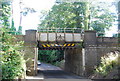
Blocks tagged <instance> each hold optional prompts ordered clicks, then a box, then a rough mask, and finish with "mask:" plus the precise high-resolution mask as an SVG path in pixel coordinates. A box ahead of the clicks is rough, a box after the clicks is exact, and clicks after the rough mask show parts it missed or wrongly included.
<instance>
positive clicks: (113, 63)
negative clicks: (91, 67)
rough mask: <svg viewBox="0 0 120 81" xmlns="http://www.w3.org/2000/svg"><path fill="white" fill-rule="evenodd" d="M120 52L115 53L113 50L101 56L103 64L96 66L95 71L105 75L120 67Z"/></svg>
mask: <svg viewBox="0 0 120 81" xmlns="http://www.w3.org/2000/svg"><path fill="white" fill-rule="evenodd" d="M119 54H120V53H119V52H117V51H115V52H114V53H112V52H111V53H108V54H107V55H105V56H103V57H101V64H100V65H99V66H98V67H97V68H96V70H95V73H98V74H100V75H102V76H104V77H105V76H107V75H108V74H109V72H110V71H111V70H112V69H114V68H116V69H118V67H120V65H119V64H120V63H119V61H118V59H120V57H119Z"/></svg>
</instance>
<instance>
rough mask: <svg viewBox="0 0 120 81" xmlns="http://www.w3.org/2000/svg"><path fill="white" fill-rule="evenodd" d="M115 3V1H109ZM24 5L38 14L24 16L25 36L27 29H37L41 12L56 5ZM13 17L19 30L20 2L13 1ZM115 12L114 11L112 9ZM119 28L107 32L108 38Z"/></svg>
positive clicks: (48, 0)
mask: <svg viewBox="0 0 120 81" xmlns="http://www.w3.org/2000/svg"><path fill="white" fill-rule="evenodd" d="M109 1H113V0H109ZM23 3H24V5H25V6H27V7H31V8H34V9H35V10H36V11H37V12H36V13H32V14H31V13H29V14H28V15H27V16H23V19H22V27H23V34H25V30H27V29H37V27H38V24H39V23H40V21H39V15H40V11H41V10H49V9H51V7H52V6H53V5H54V3H55V0H23ZM13 10H14V12H13V17H14V22H15V27H16V28H18V26H19V19H20V14H19V13H20V8H19V0H13ZM111 10H114V9H111ZM116 31H117V26H116V27H115V26H114V27H112V28H110V30H109V31H107V32H106V33H107V34H106V36H112V34H113V33H116Z"/></svg>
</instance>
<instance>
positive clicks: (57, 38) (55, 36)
mask: <svg viewBox="0 0 120 81" xmlns="http://www.w3.org/2000/svg"><path fill="white" fill-rule="evenodd" d="M82 40H83V38H82V34H81V33H39V39H38V41H40V42H74V43H78V42H82Z"/></svg>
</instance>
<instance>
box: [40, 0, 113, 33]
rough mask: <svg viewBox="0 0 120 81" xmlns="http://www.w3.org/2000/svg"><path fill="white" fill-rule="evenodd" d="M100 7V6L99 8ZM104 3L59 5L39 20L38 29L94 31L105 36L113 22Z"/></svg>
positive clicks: (108, 5)
mask: <svg viewBox="0 0 120 81" xmlns="http://www.w3.org/2000/svg"><path fill="white" fill-rule="evenodd" d="M101 5H102V6H101ZM110 6H111V4H107V3H105V2H100V3H98V2H95V3H88V2H74V3H60V4H56V5H54V6H53V7H52V9H51V10H50V11H49V12H48V13H47V14H46V15H44V17H42V19H41V23H40V24H39V27H38V29H40V28H47V27H49V28H68V27H69V28H81V30H96V31H97V32H98V33H102V34H103V35H104V34H105V30H108V29H109V28H110V27H111V26H112V23H113V22H114V20H115V15H112V14H111V11H110V10H109V7H110Z"/></svg>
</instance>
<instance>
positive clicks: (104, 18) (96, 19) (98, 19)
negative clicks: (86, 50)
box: [90, 2, 116, 36]
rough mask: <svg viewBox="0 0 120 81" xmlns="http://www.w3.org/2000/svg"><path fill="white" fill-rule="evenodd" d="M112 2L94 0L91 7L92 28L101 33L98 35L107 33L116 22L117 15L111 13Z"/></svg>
mask: <svg viewBox="0 0 120 81" xmlns="http://www.w3.org/2000/svg"><path fill="white" fill-rule="evenodd" d="M101 5H102V6H101ZM111 6H112V4H111V3H106V2H99V3H98V2H94V3H91V7H90V11H91V12H90V21H91V22H90V29H92V30H96V31H97V32H98V33H100V34H99V35H98V36H102V35H104V34H105V31H106V30H109V28H110V27H112V24H113V22H115V19H116V15H113V14H111V13H112V12H111V11H110V8H109V7H111Z"/></svg>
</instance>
